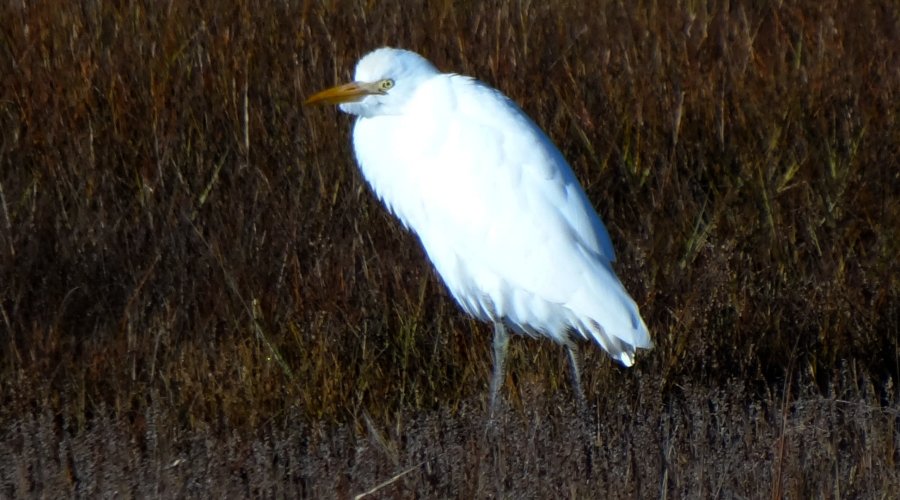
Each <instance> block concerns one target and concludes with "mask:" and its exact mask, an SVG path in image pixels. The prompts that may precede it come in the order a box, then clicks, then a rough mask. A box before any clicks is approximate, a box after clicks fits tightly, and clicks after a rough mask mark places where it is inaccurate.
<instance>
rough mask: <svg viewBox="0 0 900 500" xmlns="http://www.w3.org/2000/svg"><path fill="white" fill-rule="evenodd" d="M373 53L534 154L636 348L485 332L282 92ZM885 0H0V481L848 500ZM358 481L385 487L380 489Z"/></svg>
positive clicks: (47, 488) (339, 124)
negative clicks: (443, 84) (558, 176)
mask: <svg viewBox="0 0 900 500" xmlns="http://www.w3.org/2000/svg"><path fill="white" fill-rule="evenodd" d="M382 45H393V46H399V47H405V48H410V49H413V50H416V51H418V52H420V53H422V54H423V55H425V56H426V57H428V58H429V59H431V60H432V61H433V62H434V63H435V64H436V65H437V66H438V67H439V68H441V69H443V70H445V71H453V72H459V73H464V74H470V75H474V76H477V77H478V78H480V79H482V80H484V81H486V82H487V83H489V84H491V85H493V86H496V87H497V88H499V89H500V90H502V91H503V92H505V93H506V94H508V95H509V96H511V97H512V98H513V99H514V100H516V101H517V102H519V103H520V104H521V105H522V107H523V108H524V109H525V110H526V112H528V113H529V114H530V115H531V116H532V117H534V118H535V121H536V122H537V123H538V124H540V125H541V126H542V127H543V128H544V129H545V130H546V131H547V132H548V134H549V135H550V137H551V138H552V139H553V140H554V141H555V142H556V143H557V145H558V146H559V148H560V150H561V151H562V152H563V154H564V155H565V156H566V157H567V158H568V159H569V161H570V162H571V164H572V167H573V168H574V169H575V171H576V174H577V175H578V177H579V179H581V181H582V183H583V185H584V186H585V188H586V191H587V193H588V195H589V197H590V198H591V200H592V201H593V202H594V204H595V206H596V208H597V209H598V211H599V213H600V214H601V215H602V217H603V218H604V220H605V221H606V224H607V226H608V228H609V230H610V233H611V236H612V238H613V241H614V244H615V247H616V250H617V252H618V255H619V262H618V263H617V266H616V268H617V271H618V273H619V275H620V276H621V277H622V279H623V281H624V283H625V285H626V287H627V288H628V290H629V291H630V292H631V293H632V295H633V296H634V297H635V299H636V300H637V302H638V303H639V305H640V307H641V311H642V313H643V315H644V318H645V320H646V322H647V324H648V326H649V328H650V330H651V334H652V337H653V339H654V341H655V343H656V348H655V349H654V350H652V351H649V352H645V353H643V354H642V355H641V356H639V358H638V362H637V364H636V366H635V367H634V368H632V369H623V368H620V367H618V366H617V365H615V364H614V363H612V362H610V361H609V360H608V358H607V357H606V356H605V355H604V354H603V353H602V352H601V351H600V349H598V348H594V347H591V348H589V349H585V350H586V351H587V355H586V360H585V368H584V379H585V380H584V383H585V389H586V392H587V396H588V400H589V403H590V405H591V408H592V409H591V422H590V429H588V430H587V432H586V431H585V429H583V428H582V427H581V424H580V423H581V421H580V420H579V419H578V418H576V411H575V409H574V398H573V397H572V394H571V389H570V387H569V383H568V377H567V365H566V362H567V360H566V356H565V353H564V351H563V349H561V348H560V347H558V346H556V345H554V344H552V343H551V342H549V341H538V340H531V339H523V338H518V337H517V338H515V339H514V340H513V342H512V344H511V353H510V361H509V365H508V370H507V378H506V382H505V384H504V387H503V396H504V402H505V406H506V411H505V412H504V414H503V416H502V418H501V420H500V422H498V431H497V435H495V436H493V437H491V436H490V435H489V434H488V433H487V432H486V421H485V417H486V400H487V381H488V376H489V375H488V374H489V371H490V365H491V359H490V348H489V346H490V340H489V339H490V327H489V326H487V325H481V324H477V323H475V322H473V321H471V320H469V319H467V318H466V317H465V316H464V315H463V314H462V313H461V312H460V311H459V310H458V309H457V308H456V306H455V305H454V304H453V303H452V300H451V299H450V298H449V296H448V295H447V293H446V291H445V290H444V289H443V287H442V285H441V284H440V282H439V280H438V279H437V277H436V276H435V274H434V272H433V271H432V270H431V268H430V267H429V265H428V264H427V261H426V260H425V259H424V256H423V254H422V252H421V250H420V249H419V247H418V245H417V242H416V240H415V238H414V237H413V236H411V235H410V234H408V233H406V232H404V231H403V230H402V228H401V227H400V226H399V224H398V223H396V222H395V221H394V220H393V219H392V218H391V217H390V216H389V215H387V214H386V213H385V211H384V210H383V208H382V207H381V206H380V205H379V204H378V203H377V201H375V200H374V198H373V196H372V195H371V194H370V193H369V191H368V190H367V188H366V187H365V185H364V183H363V181H362V179H361V177H360V175H359V173H358V171H357V169H356V167H355V163H354V160H353V155H352V151H351V147H350V141H349V134H350V123H351V119H350V118H349V117H347V116H345V115H341V114H339V113H338V112H337V111H336V110H334V109H331V108H312V109H310V108H304V107H302V106H301V104H300V103H301V102H302V101H303V99H304V98H305V97H306V96H308V95H309V94H311V93H312V92H314V91H316V90H319V89H321V88H324V87H326V86H330V85H332V84H335V83H339V82H342V81H345V80H348V79H349V78H350V76H351V75H352V70H353V67H354V65H355V62H356V60H357V59H358V58H359V57H360V56H361V55H363V54H365V53H366V52H368V51H370V50H372V49H374V48H377V47H379V46H382ZM898 52H900V11H898V6H897V4H896V2H893V1H887V0H883V1H874V0H873V1H860V2H854V3H853V6H852V8H848V7H846V6H845V5H843V4H842V3H841V2H837V1H824V2H821V1H796V2H737V1H734V2H715V1H713V2H690V1H678V2H652V1H649V2H614V1H608V2H606V1H604V2H598V3H596V5H593V6H590V7H589V6H586V5H583V3H582V2H574V1H572V2H569V1H562V2H551V3H549V4H545V3H543V2H527V1H526V2H518V3H515V4H513V5H509V4H506V3H498V2H484V3H482V2H471V3H469V2H449V1H446V2H434V3H430V4H429V5H428V6H427V7H426V6H424V5H421V4H417V3H406V2H335V3H328V4H327V5H321V4H320V3H318V2H271V3H269V2H250V1H235V2H214V1H199V2H157V1H143V2H140V1H123V2H100V1H87V0H85V1H80V2H41V1H37V2H4V3H3V5H2V6H0V497H22V496H49V497H59V496H70V495H89V496H95V495H97V494H104V495H121V496H126V497H128V496H142V497H143V496H164V497H170V496H201V497H205V496H214V497H220V496H233V497H241V496H248V495H252V496H290V497H293V496H307V497H321V496H326V497H327V496H337V497H347V496H352V495H355V494H358V493H361V492H365V491H367V490H370V489H373V488H377V490H376V491H375V493H374V494H375V496H377V497H383V496H387V497H401V498H405V497H414V496H425V497H448V496H449V497H457V496H458V497H463V498H468V497H471V496H478V497H484V496H494V497H548V496H551V495H552V496H566V497H582V498H583V497H588V496H608V497H638V498H647V497H656V496H659V497H666V496H668V495H672V496H673V497H676V498H678V497H684V496H691V497H707V496H710V497H734V496H740V497H744V496H749V497H774V498H778V497H781V496H789V497H794V498H798V497H799V498H804V497H811V496H816V497H842V496H851V497H859V496H863V497H883V496H892V495H893V494H895V493H896V491H897V488H898V487H900V472H898V471H900V466H898V461H900V395H898V387H897V383H898V378H900V362H898V360H900V347H898V336H900V326H898V325H900V305H898V302H900V293H898V288H900V287H898V271H900V269H898V263H897V254H898V250H900V248H898V247H900V245H898V236H900V235H898V228H900V124H898V122H897V117H898V112H900V54H898ZM391 480H393V482H390V483H389V484H383V483H384V482H387V481H391Z"/></svg>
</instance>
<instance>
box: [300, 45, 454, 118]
mask: <svg viewBox="0 0 900 500" xmlns="http://www.w3.org/2000/svg"><path fill="white" fill-rule="evenodd" d="M437 74H438V70H437V69H436V68H435V67H434V65H432V64H431V63H430V62H428V60H427V59H425V58H424V57H422V56H420V55H419V54H416V53H415V52H410V51H408V50H402V49H394V48H390V47H385V48H381V49H377V50H375V51H372V52H369V53H368V54H366V55H365V56H364V57H363V58H362V59H360V60H359V62H358V63H357V64H356V73H355V74H354V81H353V82H351V83H347V84H344V85H338V86H337V87H332V88H330V89H326V90H323V91H321V92H318V93H316V94H313V95H312V96H310V97H309V98H308V99H307V100H306V104H316V103H326V104H339V105H340V108H341V111H343V112H345V113H350V114H353V115H358V116H366V117H368V116H377V115H395V114H401V113H402V112H403V110H404V108H405V106H406V103H407V102H408V101H409V98H410V97H411V96H412V94H413V93H414V92H415V89H416V88H417V87H418V86H419V85H420V84H421V83H422V82H423V81H425V80H427V79H429V78H431V77H433V76H435V75H437Z"/></svg>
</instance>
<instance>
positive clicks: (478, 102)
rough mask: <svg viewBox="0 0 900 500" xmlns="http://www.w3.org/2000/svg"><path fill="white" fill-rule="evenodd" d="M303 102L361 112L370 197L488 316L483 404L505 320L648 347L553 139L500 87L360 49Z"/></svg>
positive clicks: (611, 344) (562, 338) (606, 345)
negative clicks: (346, 68) (489, 360)
mask: <svg viewBox="0 0 900 500" xmlns="http://www.w3.org/2000/svg"><path fill="white" fill-rule="evenodd" d="M307 102H308V103H314V102H328V103H333V104H337V103H340V107H341V109H342V110H343V111H345V112H347V113H350V114H353V115H357V119H356V123H355V125H354V128H353V146H354V150H355V152H356V158H357V161H358V162H359V166H360V169H361V170H362V173H363V176H364V177H365V178H366V180H367V181H368V182H369V184H370V185H371V187H372V189H373V190H374V192H375V194H376V195H377V196H378V197H379V198H380V199H381V200H382V201H383V202H384V204H385V205H386V206H387V208H388V209H389V210H390V211H391V212H393V213H394V214H395V215H396V216H397V217H398V218H399V219H400V221H402V222H403V224H404V225H405V226H406V227H407V228H409V229H411V230H412V231H413V232H415V233H416V234H417V235H418V237H419V239H420V240H421V242H422V246H423V247H424V248H425V251H426V253H427V254H428V258H429V259H430V260H431V262H432V264H434V267H435V268H436V269H437V271H438V274H439V275H440V276H441V278H442V279H443V281H444V283H445V284H446V286H447V288H448V289H449V290H450V293H451V294H452V295H453V297H454V298H455V299H456V301H457V302H458V303H459V305H460V306H461V307H462V308H463V309H464V310H465V311H466V312H467V313H469V314H471V315H472V316H475V317H476V318H478V319H480V320H483V321H491V322H493V323H494V325H495V338H494V352H495V363H494V380H492V387H491V399H492V409H493V405H494V403H493V401H494V399H495V397H496V392H497V390H498V389H499V385H500V382H501V379H502V371H503V358H504V354H505V351H506V331H505V328H504V327H503V325H504V324H506V325H509V326H510V327H512V328H513V329H514V330H516V331H518V332H521V333H527V334H530V335H534V336H539V335H543V336H546V337H549V338H552V339H553V340H555V341H556V342H559V343H561V344H563V345H565V346H566V347H568V348H569V352H570V355H571V360H572V363H573V364H572V370H573V371H572V373H573V381H574V383H575V385H576V389H577V390H578V391H579V392H580V391H581V387H580V376H579V368H578V364H577V362H578V357H577V354H576V352H575V349H576V346H577V345H576V344H575V343H574V342H573V337H572V335H575V336H576V337H575V338H577V337H578V336H580V337H583V338H585V339H591V340H594V341H595V342H597V344H599V345H600V346H601V347H602V348H603V349H604V350H606V351H607V352H608V353H609V354H610V356H612V357H613V358H614V359H616V360H618V361H619V362H621V363H622V364H624V365H626V366H630V365H631V364H632V363H633V362H634V354H635V350H636V349H637V348H650V347H652V342H651V341H650V336H649V334H648V332H647V327H646V326H645V325H644V322H643V320H642V319H641V316H640V313H639V312H638V307H637V305H636V304H635V302H634V301H633V300H632V299H631V297H630V296H629V295H628V292H627V291H626V290H625V289H624V287H623V286H622V284H621V282H620V281H619V279H618V278H617V277H616V275H615V273H614V272H613V270H612V266H611V262H613V261H614V260H615V253H614V251H613V246H612V242H611V241H610V238H609V234H608V233H607V231H606V228H605V227H604V225H603V222H602V221H601V220H600V217H599V216H598V215H597V213H596V212H595V211H594V209H593V207H592V206H591V204H590V202H589V200H588V199H587V196H586V195H585V194H584V190H583V189H582V188H581V185H580V184H579V183H578V181H577V179H576V178H575V176H574V174H573V173H572V170H571V168H570V167H569V165H568V164H567V163H566V161H565V159H564V158H563V157H562V155H561V154H560V152H559V150H558V149H557V148H556V146H554V144H553V143H552V142H551V141H550V139H549V138H547V136H546V135H545V134H544V133H543V132H542V131H541V129H540V128H539V127H537V125H535V124H534V123H533V122H532V121H531V120H530V119H529V118H528V116H526V115H525V113H524V112H523V111H522V110H521V109H520V108H519V107H518V106H517V105H516V104H515V103H513V102H512V101H511V100H509V99H508V98H507V97H506V96H504V95H503V94H501V93H500V92H499V91H497V90H495V89H493V88H491V87H488V86H487V85H485V84H483V83H481V82H479V81H477V80H475V79H473V78H470V77H466V76H461V75H455V74H446V73H440V72H439V71H438V70H437V69H436V68H435V67H434V66H433V65H432V64H431V63H430V62H428V61H427V60H426V59H424V58H423V57H421V56H419V55H418V54H416V53H414V52H410V51H406V50H399V49H393V48H382V49H378V50H376V51H374V52H371V53H369V54H368V55H366V56H365V57H363V58H362V59H361V60H360V61H359V63H358V64H357V66H356V74H355V82H353V83H350V84H347V85H343V86H339V87H335V88H332V89H328V90H325V91H323V92H320V93H318V94H316V95H314V96H312V97H310V98H309V99H308V100H307Z"/></svg>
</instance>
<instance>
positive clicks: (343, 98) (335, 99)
mask: <svg viewBox="0 0 900 500" xmlns="http://www.w3.org/2000/svg"><path fill="white" fill-rule="evenodd" d="M375 94H384V92H382V91H381V90H380V89H378V88H377V87H376V85H375V84H373V83H366V82H352V83H347V84H344V85H338V86H337V87H331V88H330V89H325V90H323V91H321V92H317V93H315V94H313V95H311V96H309V97H308V98H307V99H306V101H304V103H303V104H321V103H325V104H340V103H342V102H356V101H359V100H361V99H362V98H364V97H366V96H367V95H375Z"/></svg>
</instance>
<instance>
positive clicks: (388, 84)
mask: <svg viewBox="0 0 900 500" xmlns="http://www.w3.org/2000/svg"><path fill="white" fill-rule="evenodd" d="M378 88H379V89H381V91H382V92H385V91H388V90H391V89H392V88H394V80H391V79H390V78H385V79H384V80H381V81H380V82H378Z"/></svg>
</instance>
